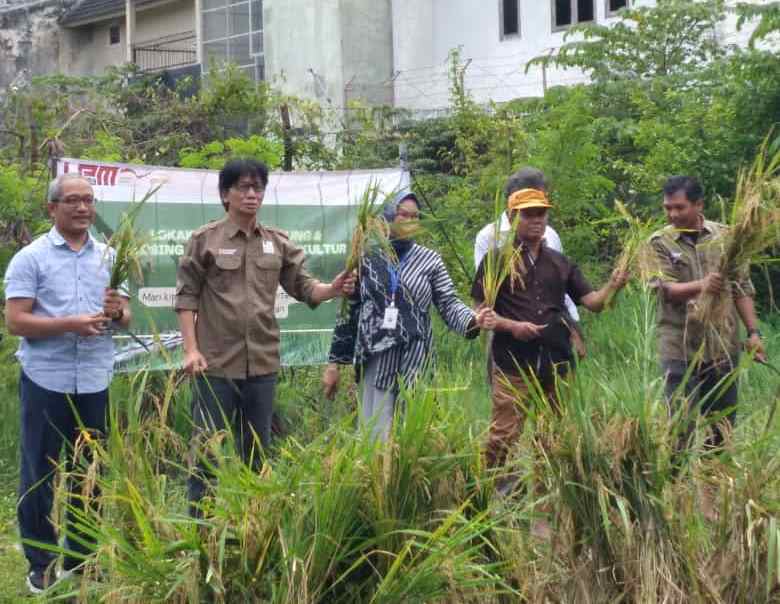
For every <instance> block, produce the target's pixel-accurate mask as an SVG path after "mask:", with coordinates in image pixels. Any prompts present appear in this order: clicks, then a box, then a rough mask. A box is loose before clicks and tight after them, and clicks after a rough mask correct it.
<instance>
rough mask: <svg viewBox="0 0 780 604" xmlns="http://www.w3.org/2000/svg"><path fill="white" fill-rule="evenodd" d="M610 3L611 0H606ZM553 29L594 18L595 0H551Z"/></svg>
mask: <svg viewBox="0 0 780 604" xmlns="http://www.w3.org/2000/svg"><path fill="white" fill-rule="evenodd" d="M608 1H609V2H610V3H611V2H612V0H608ZM552 12H553V15H552V17H553V19H552V21H553V30H556V29H563V28H565V27H569V26H570V25H575V24H577V23H587V22H588V21H594V20H595V19H596V3H595V0H553V2H552Z"/></svg>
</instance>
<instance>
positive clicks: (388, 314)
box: [382, 306, 398, 329]
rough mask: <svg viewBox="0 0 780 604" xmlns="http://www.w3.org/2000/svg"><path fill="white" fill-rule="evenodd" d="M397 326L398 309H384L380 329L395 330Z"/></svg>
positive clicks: (393, 307) (389, 307) (391, 307)
mask: <svg viewBox="0 0 780 604" xmlns="http://www.w3.org/2000/svg"><path fill="white" fill-rule="evenodd" d="M397 325H398V309H397V308H396V307H395V306H388V307H387V308H385V318H384V321H382V329H395V328H396V326H397Z"/></svg>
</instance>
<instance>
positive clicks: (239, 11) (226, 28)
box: [201, 0, 265, 80]
mask: <svg viewBox="0 0 780 604" xmlns="http://www.w3.org/2000/svg"><path fill="white" fill-rule="evenodd" d="M202 6H203V9H202V15H201V16H202V19H201V21H202V24H203V25H202V32H201V33H202V35H201V40H202V42H201V43H202V44H203V65H202V66H201V69H202V70H203V73H207V72H208V71H209V70H210V69H212V68H214V67H216V68H218V67H219V66H220V65H222V64H224V63H233V64H235V65H236V66H237V67H240V68H241V69H242V70H244V71H245V72H246V73H247V74H249V76H250V77H251V78H252V79H254V80H261V79H265V56H264V53H263V1H262V0H203V2H202Z"/></svg>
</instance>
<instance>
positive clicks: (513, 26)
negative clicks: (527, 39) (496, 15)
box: [499, 0, 520, 38]
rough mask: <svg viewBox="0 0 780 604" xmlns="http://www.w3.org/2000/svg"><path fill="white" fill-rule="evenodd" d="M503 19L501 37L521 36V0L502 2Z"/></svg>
mask: <svg viewBox="0 0 780 604" xmlns="http://www.w3.org/2000/svg"><path fill="white" fill-rule="evenodd" d="M499 12H500V17H501V37H502V38H507V37H510V36H519V35H520V0H501V1H500V3H499Z"/></svg>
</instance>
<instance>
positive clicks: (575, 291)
mask: <svg viewBox="0 0 780 604" xmlns="http://www.w3.org/2000/svg"><path fill="white" fill-rule="evenodd" d="M592 291H593V287H592V286H591V284H590V283H589V282H588V280H587V279H586V278H585V275H583V274H582V271H581V270H580V267H578V266H577V265H576V264H574V265H572V267H571V272H570V273H569V280H568V282H567V283H566V293H567V294H569V297H570V298H571V299H572V300H573V301H574V302H575V303H576V304H579V303H580V301H581V300H582V298H583V297H585V296H587V295H588V294H589V293H591V292H592Z"/></svg>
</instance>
